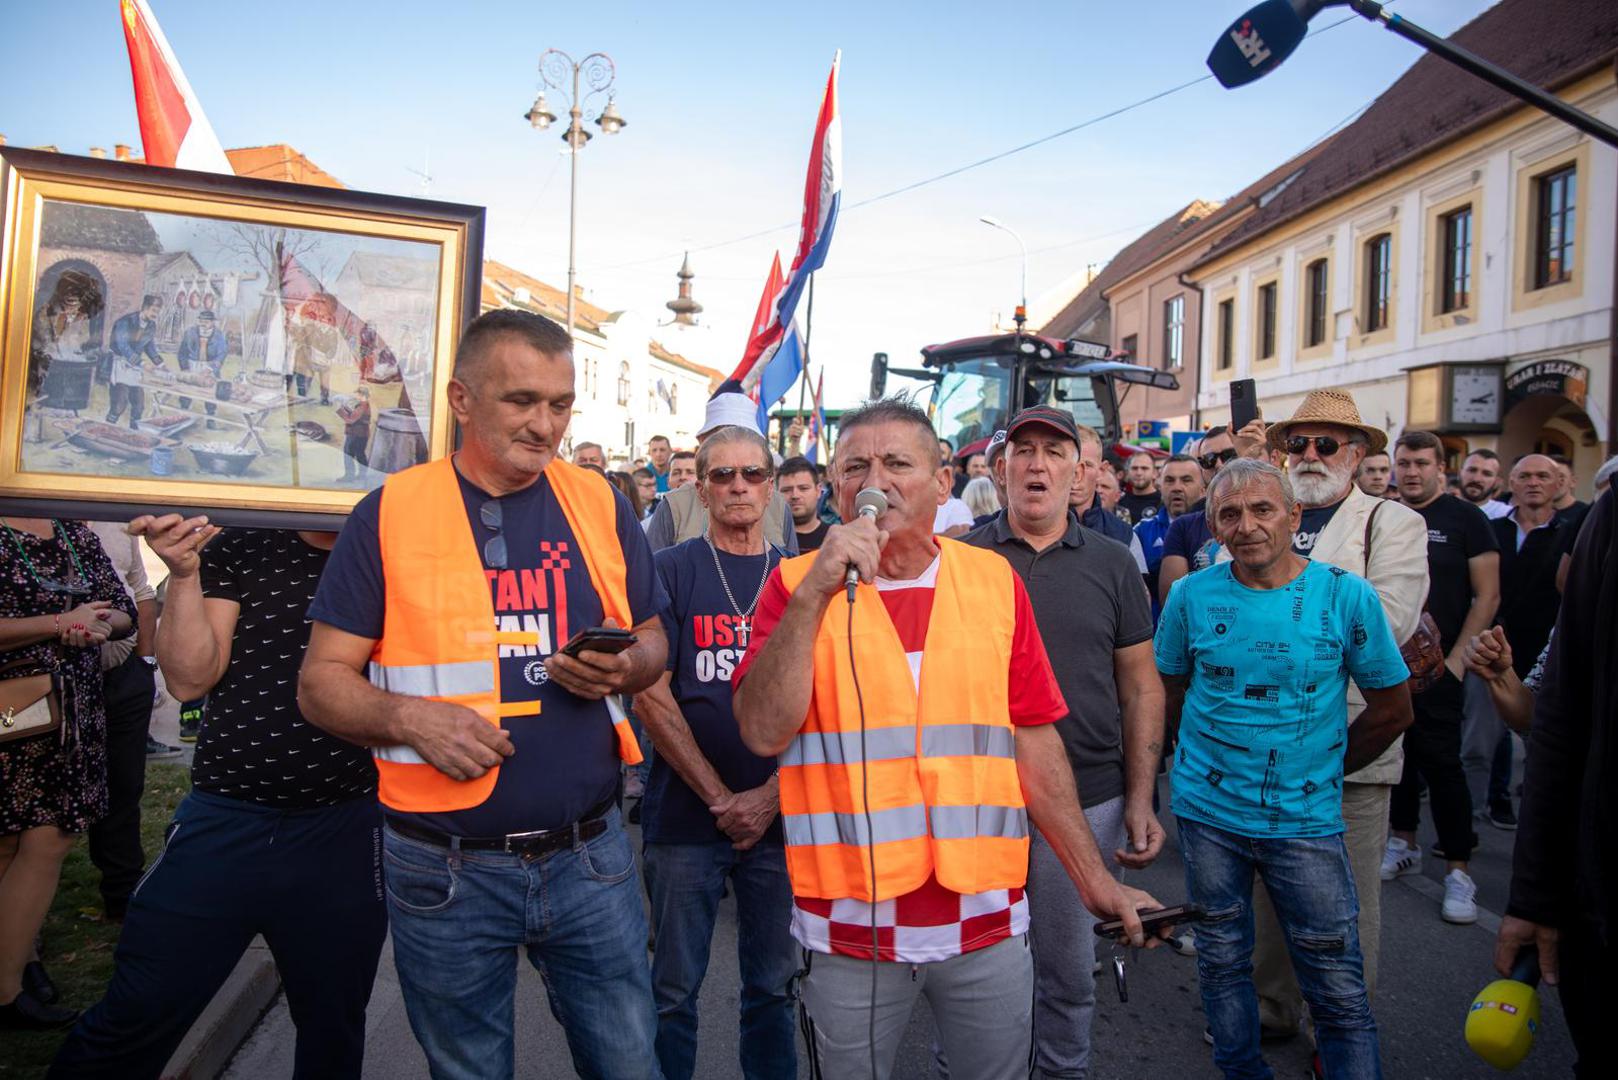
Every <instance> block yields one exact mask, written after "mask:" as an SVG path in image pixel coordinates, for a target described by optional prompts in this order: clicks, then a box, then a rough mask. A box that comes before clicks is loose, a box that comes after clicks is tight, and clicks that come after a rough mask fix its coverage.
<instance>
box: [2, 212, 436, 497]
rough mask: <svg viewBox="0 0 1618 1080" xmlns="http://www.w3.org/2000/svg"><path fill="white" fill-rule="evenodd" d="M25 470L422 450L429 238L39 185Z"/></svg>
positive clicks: (221, 471)
mask: <svg viewBox="0 0 1618 1080" xmlns="http://www.w3.org/2000/svg"><path fill="white" fill-rule="evenodd" d="M39 236H40V242H39V249H38V255H37V259H36V261H35V263H34V265H35V267H36V268H37V275H36V278H35V281H34V290H33V301H34V304H35V308H34V310H33V318H32V322H31V326H30V330H29V339H28V340H29V345H28V376H27V383H26V386H27V389H26V396H25V407H24V414H23V431H22V443H21V454H20V464H21V471H22V472H24V473H63V474H69V475H84V474H86V473H90V474H95V475H99V476H103V477H106V478H108V479H109V480H111V481H113V482H116V480H117V479H118V478H120V477H128V478H142V479H147V478H163V479H168V480H175V481H185V480H207V481H226V482H230V483H233V484H251V485H253V486H255V487H277V488H294V489H304V490H312V489H352V490H354V491H356V492H362V491H365V490H369V489H370V488H372V487H375V486H376V485H377V484H379V483H381V481H382V480H383V478H385V477H386V476H387V474H389V473H392V472H396V471H398V470H400V469H402V468H405V467H407V466H410V465H413V464H416V463H418V462H420V461H424V460H426V459H427V454H428V442H429V436H430V433H431V432H432V422H433V416H432V410H433V409H434V407H435V403H434V392H433V391H434V368H435V362H434V345H435V341H436V340H437V338H438V327H437V325H436V320H437V319H438V318H439V311H440V303H439V300H440V290H441V289H443V288H445V287H450V288H453V282H448V283H446V282H444V281H442V280H441V272H440V249H439V245H437V244H435V243H428V242H421V241H416V240H410V239H394V238H383V237H375V236H366V235H356V234H353V233H346V232H337V231H323V230H319V229H301V228H291V227H285V226H277V225H266V224H259V223H255V222H245V221H229V220H219V219H215V218H209V217H193V216H188V215H183V214H172V213H159V212H152V211H146V210H130V209H122V208H117V207H109V206H97V205H91V204H85V203H77V202H70V201H62V200H53V199H46V200H45V201H44V202H43V204H42V206H41V211H40V231H39Z"/></svg>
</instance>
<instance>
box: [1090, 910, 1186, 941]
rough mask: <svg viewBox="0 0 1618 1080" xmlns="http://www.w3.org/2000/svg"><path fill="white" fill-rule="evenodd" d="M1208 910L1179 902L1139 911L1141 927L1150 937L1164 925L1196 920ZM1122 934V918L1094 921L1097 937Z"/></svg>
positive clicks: (1114, 936) (1113, 936)
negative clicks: (1174, 904)
mask: <svg viewBox="0 0 1618 1080" xmlns="http://www.w3.org/2000/svg"><path fill="white" fill-rule="evenodd" d="M1207 914H1208V912H1207V911H1206V910H1205V909H1204V908H1203V906H1202V905H1201V904H1181V905H1180V906H1179V907H1166V908H1158V909H1156V910H1155V911H1142V912H1140V925H1141V929H1143V930H1145V931H1146V936H1147V937H1151V936H1152V935H1153V934H1155V933H1156V932H1157V931H1159V930H1161V929H1163V927H1165V926H1178V925H1179V924H1180V923H1188V922H1196V921H1197V920H1198V919H1201V918H1202V917H1203V916H1205V915H1207ZM1123 935H1124V920H1122V919H1112V920H1109V921H1108V922H1104V923H1096V936H1097V937H1112V938H1121V937H1123Z"/></svg>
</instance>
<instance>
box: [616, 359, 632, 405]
mask: <svg viewBox="0 0 1618 1080" xmlns="http://www.w3.org/2000/svg"><path fill="white" fill-rule="evenodd" d="M618 404H620V405H628V404H629V361H628V360H620V361H619V362H618Z"/></svg>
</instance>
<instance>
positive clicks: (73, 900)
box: [0, 762, 191, 1077]
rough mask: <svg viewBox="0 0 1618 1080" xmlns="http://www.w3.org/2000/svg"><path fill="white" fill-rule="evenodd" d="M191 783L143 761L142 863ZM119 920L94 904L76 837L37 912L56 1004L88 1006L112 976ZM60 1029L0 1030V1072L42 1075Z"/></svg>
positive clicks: (183, 774) (97, 893)
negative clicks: (51, 896)
mask: <svg viewBox="0 0 1618 1080" xmlns="http://www.w3.org/2000/svg"><path fill="white" fill-rule="evenodd" d="M190 790H191V774H190V770H189V768H187V767H186V766H184V765H180V764H175V763H173V762H152V763H150V764H148V765H147V766H146V793H145V795H143V796H142V797H141V801H140V835H141V845H142V846H143V847H144V848H145V850H146V865H148V866H150V865H151V864H152V860H153V859H155V858H157V853H158V852H159V851H161V850H162V847H163V833H164V831H165V830H166V829H167V828H168V825H169V820H170V819H171V818H172V817H173V816H174V808H175V807H177V806H179V805H180V800H181V799H183V798H184V797H185V794H186V792H188V791H190ZM120 929H122V927H121V926H120V925H119V924H117V923H112V922H108V921H107V920H106V919H105V918H103V917H102V911H101V874H100V873H99V872H98V871H97V870H96V868H95V866H94V865H93V864H92V863H91V862H90V852H89V849H88V847H87V846H86V844H85V841H84V840H83V839H82V838H81V839H80V840H79V842H78V843H76V844H74V845H73V850H72V851H70V852H68V856H67V861H66V862H64V863H63V864H62V882H61V884H60V885H59V886H57V889H56V899H55V900H54V901H53V902H52V903H51V910H50V913H49V914H48V915H46V916H45V968H46V970H48V971H49V972H50V973H51V978H52V979H54V980H55V981H56V986H57V989H59V990H60V991H61V992H62V1001H61V1004H63V1005H66V1006H67V1007H69V1008H73V1009H88V1008H89V1007H90V1006H91V1005H94V1004H95V1003H96V1002H98V1001H100V1000H101V995H102V994H103V993H104V992H105V991H106V989H107V984H108V983H109V982H111V981H112V950H113V946H115V945H117V944H118V932H119V930H120ZM65 1034H66V1033H65V1032H61V1031H41V1032H10V1033H6V1034H0V1076H5V1077H33V1076H43V1075H44V1073H45V1070H46V1068H47V1067H49V1065H50V1063H51V1060H52V1059H53V1058H54V1057H55V1056H56V1049H57V1047H59V1046H60V1045H61V1044H62V1038H63V1036H64V1035H65Z"/></svg>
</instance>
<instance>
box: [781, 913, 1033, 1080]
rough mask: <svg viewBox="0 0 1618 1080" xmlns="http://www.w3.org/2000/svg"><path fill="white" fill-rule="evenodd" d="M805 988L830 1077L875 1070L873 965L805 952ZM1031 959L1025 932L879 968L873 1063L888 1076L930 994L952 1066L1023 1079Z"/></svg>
mask: <svg viewBox="0 0 1618 1080" xmlns="http://www.w3.org/2000/svg"><path fill="white" fill-rule="evenodd" d="M805 963H806V964H807V965H808V967H809V973H808V974H807V975H805V976H804V977H803V980H802V981H801V982H800V983H799V987H798V992H799V994H800V995H801V996H802V999H803V1006H804V1008H805V1010H807V1011H808V1013H809V1021H810V1027H811V1030H812V1031H813V1033H814V1040H815V1055H816V1056H817V1057H818V1058H819V1060H820V1071H821V1073H823V1074H824V1075H825V1076H827V1077H868V1076H870V1075H871V1038H870V1023H871V961H869V960H856V959H854V958H853V957H851V956H837V955H835V954H830V953H808V954H806V958H805ZM1033 980H1034V970H1033V960H1032V958H1031V957H1030V955H1029V950H1028V936H1027V935H1026V934H1024V935H1020V936H1018V937H1014V938H1007V939H1006V940H1005V941H1002V942H1000V943H998V944H996V945H990V946H989V947H988V948H986V949H978V950H977V951H976V952H969V953H966V954H965V955H962V956H956V957H951V958H950V959H948V960H940V961H938V962H937V963H933V964H899V963H892V962H879V963H878V964H877V965H876V1068H877V1076H878V1077H879V1078H880V1080H887V1077H888V1076H889V1074H890V1073H892V1071H893V1061H894V1058H895V1057H896V1056H897V1055H898V1052H899V1041H900V1039H901V1037H902V1036H903V1035H904V1031H905V1025H906V1024H908V1023H909V1021H910V1013H911V1010H912V1009H914V1008H915V1005H916V996H917V995H918V994H919V995H924V996H925V997H926V998H927V1004H928V1005H929V1006H930V1007H931V1008H932V1011H933V1020H934V1021H935V1023H936V1024H937V1028H938V1034H939V1038H940V1039H941V1040H942V1042H943V1051H944V1053H945V1054H946V1055H947V1056H948V1058H949V1063H950V1071H951V1073H952V1074H953V1075H955V1076H959V1077H970V1078H972V1080H1023V1078H1025V1077H1026V1076H1027V1075H1028V1030H1029V1021H1030V1007H1031V1003H1032V998H1033V995H1032V993H1031V990H1032V989H1033Z"/></svg>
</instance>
